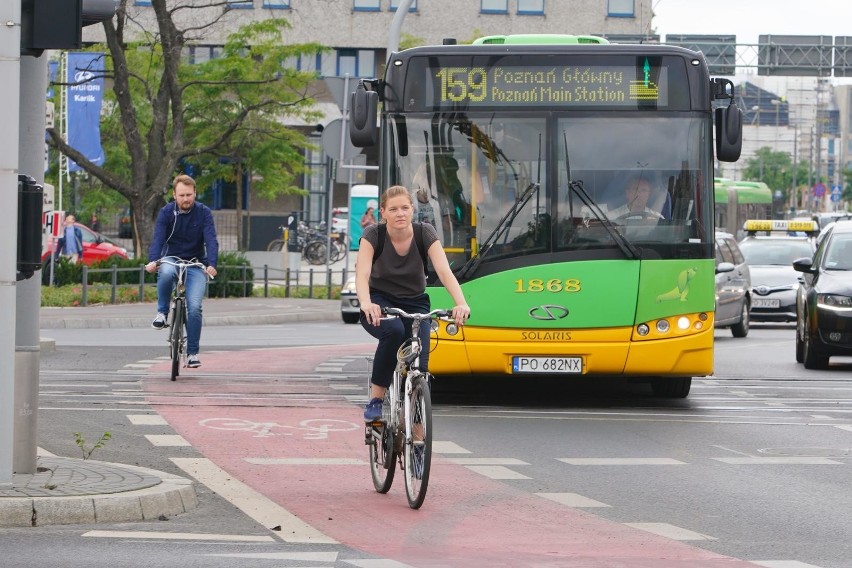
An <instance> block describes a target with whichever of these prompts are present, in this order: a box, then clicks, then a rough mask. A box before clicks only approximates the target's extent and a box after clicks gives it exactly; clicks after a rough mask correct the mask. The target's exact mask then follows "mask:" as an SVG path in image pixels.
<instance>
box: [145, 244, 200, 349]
mask: <svg viewBox="0 0 852 568" xmlns="http://www.w3.org/2000/svg"><path fill="white" fill-rule="evenodd" d="M163 258H164V260H170V261H175V260H177V258H176V257H174V256H166V257H163ZM177 270H178V269H177V266H173V265H171V264H167V263H165V262H164V263H163V264H161V265H160V269H159V271H158V275H157V311H158V312H160V313H161V314H168V313H169V304H170V303H171V301H172V291H173V290H174V289H175V282H176V281H177ZM185 284H186V312H187V316H186V353H187V355H198V344H199V341H200V340H201V300H202V299H203V298H204V291H205V289H206V287H207V275H206V274H204V271H203V270H202V269H200V268H198V267H197V266H191V267H189V268H187V269H186V281H185Z"/></svg>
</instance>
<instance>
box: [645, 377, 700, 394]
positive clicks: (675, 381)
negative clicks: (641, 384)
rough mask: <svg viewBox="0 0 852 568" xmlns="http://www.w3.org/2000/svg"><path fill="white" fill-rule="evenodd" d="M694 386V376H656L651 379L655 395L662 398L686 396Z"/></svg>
mask: <svg viewBox="0 0 852 568" xmlns="http://www.w3.org/2000/svg"><path fill="white" fill-rule="evenodd" d="M691 386H692V377H655V378H653V379H651V389H652V390H653V391H654V396H658V397H660V398H686V396H687V395H688V394H689V389H690V387H691Z"/></svg>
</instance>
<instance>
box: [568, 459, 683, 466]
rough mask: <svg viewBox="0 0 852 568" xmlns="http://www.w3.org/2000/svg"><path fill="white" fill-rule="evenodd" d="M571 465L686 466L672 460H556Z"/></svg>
mask: <svg viewBox="0 0 852 568" xmlns="http://www.w3.org/2000/svg"><path fill="white" fill-rule="evenodd" d="M556 459H557V460H559V461H561V462H565V463H567V464H570V465H686V463H684V462H682V461H678V460H673V459H671V458H556Z"/></svg>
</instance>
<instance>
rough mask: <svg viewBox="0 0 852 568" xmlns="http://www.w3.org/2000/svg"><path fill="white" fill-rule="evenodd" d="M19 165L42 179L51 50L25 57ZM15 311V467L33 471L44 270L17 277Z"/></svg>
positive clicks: (25, 171)
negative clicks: (21, 278) (48, 53)
mask: <svg viewBox="0 0 852 568" xmlns="http://www.w3.org/2000/svg"><path fill="white" fill-rule="evenodd" d="M20 92H21V99H20V126H19V128H20V134H19V137H18V151H19V158H18V171H19V172H20V173H22V174H27V175H30V176H32V177H34V178H35V179H36V180H37V181H38V182H39V184H40V185H41V184H43V183H44V129H45V97H46V93H47V54H46V53H45V54H43V55H41V56H40V57H22V58H21V88H20ZM16 300H17V310H16V317H15V424H14V447H13V451H12V457H13V463H12V465H13V468H14V472H15V473H35V472H36V456H37V448H38V386H39V361H40V359H41V345H40V343H41V340H40V337H39V336H40V334H39V308H40V307H41V273H40V272H36V273H35V275H34V276H32V277H30V278H27V279H26V280H20V281H19V282H18V283H17V290H16Z"/></svg>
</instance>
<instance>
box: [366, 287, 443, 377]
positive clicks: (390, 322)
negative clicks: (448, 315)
mask: <svg viewBox="0 0 852 568" xmlns="http://www.w3.org/2000/svg"><path fill="white" fill-rule="evenodd" d="M370 299H371V300H372V301H373V303H374V304H378V305H380V306H382V307H386V308H399V309H400V310H404V311H406V312H408V313H410V314H413V313H425V312H428V311H429V306H430V303H429V296H428V295H426V294H423V295H421V296H417V297H416V298H394V297H393V296H389V295H387V294H382V293H380V292H370ZM360 321H361V327H363V328H364V329H365V330H367V333H369V334H370V335H372V336H373V337H375V338H376V339H378V340H379V345H378V347H376V355H375V357H374V358H373V374H372V376H371V377H370V381H371V382H372V383H373V384H374V385H377V386H380V387H383V388H388V387H389V386H390V384H391V381H392V380H393V370H394V369H395V368H396V352H397V350H399V346H400V345H402V343H403V342H404V341H405V340H406V339H407V338H408V337H410V336H411V324H412V323H413V322H412V321H411V320H410V319H405V318H392V319H386V320H385V319H383V320H382V321H381V322H379V325H377V326H376V325H370V324H369V323H367V320H366V319H365V318H364V312H361V320H360ZM431 326H432V322H431V321H430V320H428V319H427V320H424V321H422V322H420V346H421V350H420V369H421V370H423V371H425V370H427V369H429V336H430V333H431V329H432V327H431Z"/></svg>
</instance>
